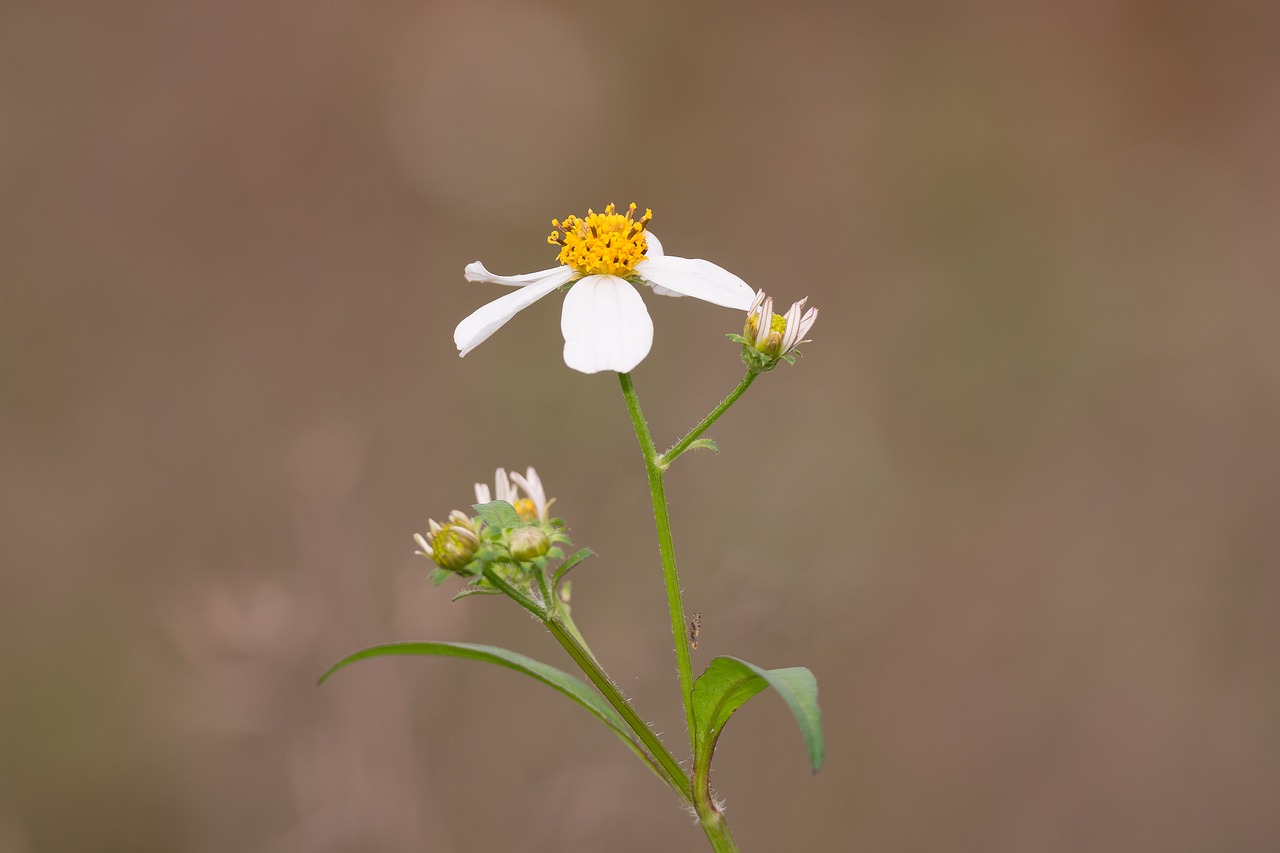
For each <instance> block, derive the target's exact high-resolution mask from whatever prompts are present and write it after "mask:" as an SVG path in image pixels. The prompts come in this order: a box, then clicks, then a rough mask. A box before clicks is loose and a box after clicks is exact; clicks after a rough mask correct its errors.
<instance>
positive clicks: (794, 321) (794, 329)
mask: <svg viewBox="0 0 1280 853" xmlns="http://www.w3.org/2000/svg"><path fill="white" fill-rule="evenodd" d="M806 299H807V297H806ZM804 303H805V299H801V300H800V301H799V302H793V303H791V307H790V308H788V309H787V316H786V317H785V318H784V320H785V323H784V325H785V327H786V331H784V332H783V333H782V351H783V352H784V353H786V352H791V350H792V348H793V347H795V345H796V344H797V343H799V342H800V334H801V329H800V312H801V311H803V310H804Z"/></svg>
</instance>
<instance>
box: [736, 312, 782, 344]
mask: <svg viewBox="0 0 1280 853" xmlns="http://www.w3.org/2000/svg"><path fill="white" fill-rule="evenodd" d="M759 328H760V320H759V317H758V316H757V315H756V314H754V313H752V314H751V315H749V316H748V317H747V334H745V335H744V336H743V337H747V338H755V336H756V332H757V331H758V330H759ZM786 330H787V318H786V317H784V316H782V315H781V314H774V315H773V318H772V319H770V320H769V331H770V332H772V333H776V334H778V335H781V334H782V333H783V332H785V331H786Z"/></svg>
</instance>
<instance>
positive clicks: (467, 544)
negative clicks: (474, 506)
mask: <svg viewBox="0 0 1280 853" xmlns="http://www.w3.org/2000/svg"><path fill="white" fill-rule="evenodd" d="M430 528H431V531H430V532H429V533H428V534H427V544H428V545H429V546H430V549H431V551H430V555H429V556H430V557H431V559H432V561H434V562H435V564H436V565H437V566H439V567H440V568H442V569H447V570H449V571H451V572H456V571H460V570H461V569H463V568H465V567H466V565H467V563H470V562H471V558H472V557H474V556H475V555H476V551H477V550H478V549H479V548H480V536H479V532H480V530H479V526H478V525H477V524H476V523H475V522H474V521H472V520H471V519H470V518H467V516H465V515H463V514H462V513H460V512H458V511H457V510H454V511H453V512H451V513H449V520H448V521H447V522H446V523H445V524H438V523H436V522H435V521H431V522H430Z"/></svg>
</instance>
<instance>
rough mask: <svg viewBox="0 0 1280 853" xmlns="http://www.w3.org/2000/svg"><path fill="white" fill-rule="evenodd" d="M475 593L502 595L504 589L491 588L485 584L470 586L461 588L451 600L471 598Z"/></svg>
mask: <svg viewBox="0 0 1280 853" xmlns="http://www.w3.org/2000/svg"><path fill="white" fill-rule="evenodd" d="M473 595H502V590H500V589H489V588H488V587H483V586H469V587H466V588H465V589H462V590H459V591H458V594H457V595H455V596H454V597H453V598H451V599H449V600H450V601H458V600H459V599H463V598H469V597H471V596H473Z"/></svg>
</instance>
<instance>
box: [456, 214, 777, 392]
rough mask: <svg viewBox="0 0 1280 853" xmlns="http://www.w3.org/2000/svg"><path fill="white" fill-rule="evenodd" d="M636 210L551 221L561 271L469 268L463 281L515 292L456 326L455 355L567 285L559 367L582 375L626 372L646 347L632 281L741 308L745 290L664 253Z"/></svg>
mask: <svg viewBox="0 0 1280 853" xmlns="http://www.w3.org/2000/svg"><path fill="white" fill-rule="evenodd" d="M635 214H636V206H635V205H634V204H633V205H631V206H630V207H629V208H628V209H627V212H626V213H618V212H617V209H616V208H615V207H614V206H613V205H612V204H610V205H608V206H606V207H605V209H604V212H603V213H596V212H595V211H592V210H588V211H587V215H586V216H585V217H582V218H579V217H577V216H568V217H566V218H565V219H564V220H563V221H561V220H558V219H553V220H551V224H552V226H553V228H554V229H555V230H553V231H552V232H551V236H550V237H548V238H547V241H548V242H549V243H551V244H552V245H556V246H559V247H560V252H559V255H558V256H557V259H558V260H559V261H560V266H558V267H553V268H551V269H546V270H541V271H539V272H533V273H527V274H525V275H514V276H501V275H494V274H493V273H491V272H489V270H487V269H485V266H484V264H482V263H480V262H479V261H476V262H474V263H471V264H468V265H467V269H466V277H467V280H468V281H484V282H491V283H493V284H504V285H507V286H509V287H516V288H519V289H518V290H516V291H515V292H514V293H509V294H507V295H506V296H502V297H499V298H498V299H495V300H494V301H493V302H490V303H488V304H487V305H483V306H481V307H480V308H479V309H477V310H476V311H475V312H473V313H472V314H471V315H470V316H468V317H467V318H466V319H464V320H463V321H462V322H461V323H459V324H458V327H457V328H456V329H455V330H454V332H453V342H454V343H455V344H456V345H457V347H458V352H459V354H460V355H466V354H467V353H469V352H471V350H473V349H475V348H476V347H477V346H478V345H480V344H481V343H483V342H484V341H485V340H487V339H488V338H489V336H490V335H492V334H493V333H494V332H496V331H497V330H498V329H500V328H502V327H503V326H504V325H506V323H507V321H509V320H510V319H511V318H512V317H514V316H515V315H516V314H518V313H519V312H520V311H523V310H524V309H525V308H527V307H529V306H530V305H532V304H533V303H535V302H537V301H538V300H539V299H541V298H542V297H544V296H546V295H548V294H549V293H551V292H552V291H553V290H557V289H560V288H562V287H565V286H568V287H569V291H568V293H567V294H565V299H564V308H563V309H562V311H561V314H560V331H561V334H563V335H564V362H565V364H567V365H569V367H572V368H573V369H574V370H578V371H581V372H583V373H598V372H600V371H602V370H616V371H618V372H620V373H625V372H628V371H630V370H632V369H633V368H634V367H635V366H636V365H637V364H639V363H640V362H641V361H643V360H644V357H645V356H646V355H648V354H649V348H650V347H651V346H652V345H653V321H652V320H651V319H650V318H649V311H648V309H647V308H645V304H644V300H643V299H642V298H641V297H640V294H639V292H638V291H637V290H636V288H635V285H636V284H643V285H647V286H648V287H650V288H651V289H652V290H653V292H654V293H657V294H659V295H661V296H692V297H694V298H695V299H701V300H703V301H705V302H710V303H712V304H714V305H721V306H723V307H726V308H737V309H739V310H746V309H747V308H748V307H749V306H750V305H751V298H752V292H751V288H750V286H749V285H748V284H747V283H746V282H744V281H743V280H742V279H740V278H738V277H737V276H736V275H734V274H733V273H731V272H729V271H728V270H726V269H723V268H721V267H718V266H716V265H715V264H713V263H711V262H710V261H703V260H698V259H694V258H677V257H672V256H670V255H666V254H664V253H663V251H662V244H661V243H660V242H658V238H657V237H655V236H654V235H653V234H652V233H651V232H650V231H649V230H648V225H649V220H650V219H652V217H653V213H652V212H651V211H649V210H646V211H645V212H644V215H643V216H641V217H639V218H636V215H635Z"/></svg>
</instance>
